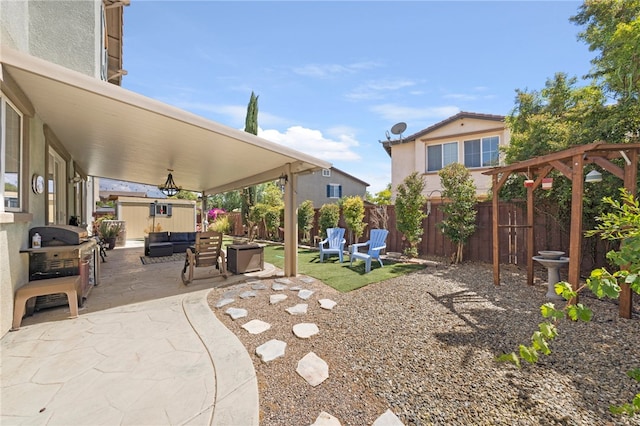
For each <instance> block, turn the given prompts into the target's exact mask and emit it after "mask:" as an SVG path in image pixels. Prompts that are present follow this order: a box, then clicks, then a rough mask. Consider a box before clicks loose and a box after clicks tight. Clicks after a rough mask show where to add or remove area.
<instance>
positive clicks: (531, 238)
mask: <svg viewBox="0 0 640 426" xmlns="http://www.w3.org/2000/svg"><path fill="white" fill-rule="evenodd" d="M534 189H535V187H534V186H530V187H527V284H528V285H533V255H534V253H533V251H534V250H535V237H536V235H535V230H534V228H535V227H534V222H535V218H534V211H533V190H534Z"/></svg>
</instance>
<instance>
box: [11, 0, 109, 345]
mask: <svg viewBox="0 0 640 426" xmlns="http://www.w3.org/2000/svg"><path fill="white" fill-rule="evenodd" d="M0 1H1V5H0V43H1V44H2V46H3V47H4V46H8V47H10V48H13V49H16V50H18V51H21V52H25V53H28V54H30V55H33V56H36V57H39V58H42V59H44V60H47V61H50V62H54V63H56V64H59V65H62V66H65V67H67V68H70V69H73V70H76V71H79V72H82V73H84V74H87V75H90V76H92V77H96V78H99V76H100V72H99V71H100V48H99V46H100V38H99V37H101V36H100V32H101V30H100V18H101V10H102V1H101V0H68V1H4V0H0ZM0 77H2V74H1V73H0ZM7 84H9V83H8V80H6V79H4V80H3V85H7ZM9 89H11V90H14V91H15V90H16V89H17V92H20V90H19V88H14V87H10V88H9ZM25 101H26V102H27V103H28V101H29V100H28V99H26V100H25ZM22 112H23V113H24V112H26V111H22ZM24 120H25V127H24V129H25V133H24V136H25V139H24V144H25V145H24V146H25V153H26V161H25V168H24V169H23V170H24V171H25V173H24V176H23V177H22V179H21V184H22V186H23V192H22V194H23V200H24V208H23V211H22V212H21V213H18V214H13V213H2V212H0V336H2V335H4V334H5V333H7V332H8V331H9V329H10V328H11V322H12V317H13V300H14V294H15V291H16V289H17V288H18V287H20V286H21V285H23V284H25V283H26V282H27V281H28V279H29V256H28V254H27V253H20V251H21V250H23V249H26V248H28V247H29V241H28V239H29V229H30V228H32V227H34V226H42V225H44V224H45V212H46V198H45V195H44V194H34V193H33V191H31V190H30V183H31V176H32V175H33V174H35V173H37V174H39V175H43V176H44V174H45V162H46V160H47V151H46V144H45V136H44V131H43V125H44V123H43V122H42V120H41V118H40V117H39V116H38V115H37V111H36V115H35V116H34V117H27V116H25V117H24Z"/></svg>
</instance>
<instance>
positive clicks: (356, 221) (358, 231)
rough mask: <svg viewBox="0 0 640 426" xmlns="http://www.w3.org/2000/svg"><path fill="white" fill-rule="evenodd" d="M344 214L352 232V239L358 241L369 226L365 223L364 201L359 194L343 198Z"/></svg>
mask: <svg viewBox="0 0 640 426" xmlns="http://www.w3.org/2000/svg"><path fill="white" fill-rule="evenodd" d="M342 215H343V216H344V221H345V222H346V224H347V228H349V232H350V233H351V241H352V242H354V243H357V242H358V238H360V237H361V236H362V234H363V233H364V228H365V227H366V226H367V224H366V223H364V201H362V198H360V197H358V196H354V197H346V198H344V200H342Z"/></svg>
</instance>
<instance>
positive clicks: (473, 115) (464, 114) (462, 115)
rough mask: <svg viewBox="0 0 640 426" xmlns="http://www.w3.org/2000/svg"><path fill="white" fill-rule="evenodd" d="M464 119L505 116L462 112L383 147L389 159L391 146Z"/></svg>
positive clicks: (391, 141)
mask: <svg viewBox="0 0 640 426" xmlns="http://www.w3.org/2000/svg"><path fill="white" fill-rule="evenodd" d="M463 118H476V119H479V120H492V121H504V115H495V114H481V113H478V112H467V111H460V112H459V113H457V114H456V115H452V116H451V117H449V118H446V119H444V120H442V121H440V122H438V123H436V124H434V125H432V126H429V127H427V128H426V129H423V130H420V131H419V132H416V133H414V134H412V135H410V136H407V137H406V138H402V139H401V140H398V139H396V140H389V141H384V142H382V146H383V148H384V149H385V151H387V154H389V157H391V145H397V144H398V143H407V142H412V141H415V140H416V139H419V138H421V137H423V136H424V135H427V134H429V133H431V132H433V131H435V130H437V129H439V128H441V127H444V126H446V125H447V124H449V123H452V122H454V121H456V120H460V119H463Z"/></svg>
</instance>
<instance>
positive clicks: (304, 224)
mask: <svg viewBox="0 0 640 426" xmlns="http://www.w3.org/2000/svg"><path fill="white" fill-rule="evenodd" d="M314 216H315V211H314V209H313V201H311V200H305V201H303V202H302V203H301V204H300V206H299V207H298V228H299V229H300V231H302V241H306V242H310V241H311V229H312V228H313V219H314Z"/></svg>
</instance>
